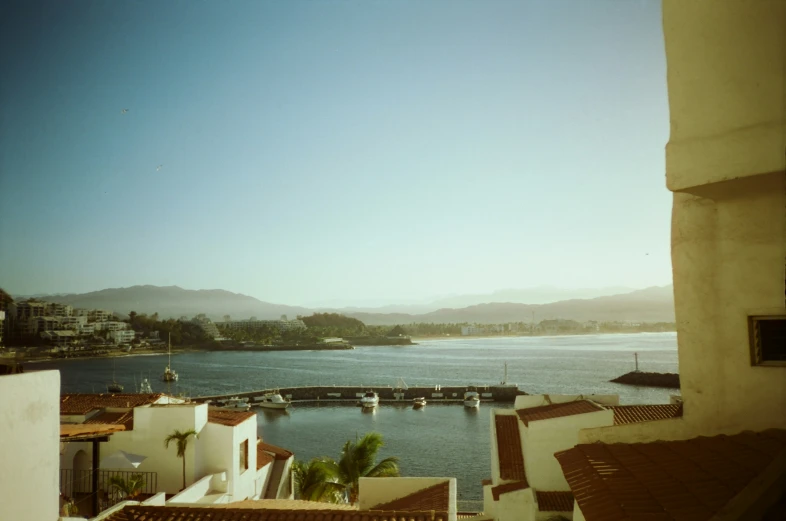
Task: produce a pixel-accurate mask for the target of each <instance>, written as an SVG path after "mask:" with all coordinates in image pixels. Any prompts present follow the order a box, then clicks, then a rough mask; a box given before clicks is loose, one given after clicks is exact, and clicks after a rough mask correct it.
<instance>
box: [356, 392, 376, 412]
mask: <svg viewBox="0 0 786 521" xmlns="http://www.w3.org/2000/svg"><path fill="white" fill-rule="evenodd" d="M360 405H362V406H363V407H364V408H368V409H371V408H373V407H376V406H377V405H379V396H377V393H375V392H374V391H366V394H364V395H363V398H361V399H360Z"/></svg>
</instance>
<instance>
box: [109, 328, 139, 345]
mask: <svg viewBox="0 0 786 521" xmlns="http://www.w3.org/2000/svg"><path fill="white" fill-rule="evenodd" d="M135 337H136V333H134V331H133V330H131V329H118V330H115V331H110V332H109V338H111V339H112V341H114V343H115V344H128V343H130V342H131V341H132V340H133V339H134V338H135Z"/></svg>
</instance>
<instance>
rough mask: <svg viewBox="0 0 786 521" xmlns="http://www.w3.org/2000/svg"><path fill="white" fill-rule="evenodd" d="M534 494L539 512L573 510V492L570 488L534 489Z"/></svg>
mask: <svg viewBox="0 0 786 521" xmlns="http://www.w3.org/2000/svg"><path fill="white" fill-rule="evenodd" d="M535 496H536V497H537V500H538V510H539V511H541V512H572V511H573V492H571V491H570V490H554V491H549V490H536V491H535Z"/></svg>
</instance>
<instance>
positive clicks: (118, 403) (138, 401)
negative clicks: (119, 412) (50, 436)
mask: <svg viewBox="0 0 786 521" xmlns="http://www.w3.org/2000/svg"><path fill="white" fill-rule="evenodd" d="M162 396H164V395H163V393H158V394H130V393H129V394H109V393H106V394H63V395H61V396H60V414H87V413H89V412H90V411H93V410H95V409H106V408H108V407H111V408H117V409H131V408H133V407H139V406H141V405H150V404H152V403H155V402H156V401H157V400H158V399H159V398H161V397H162Z"/></svg>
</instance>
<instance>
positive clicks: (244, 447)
mask: <svg viewBox="0 0 786 521" xmlns="http://www.w3.org/2000/svg"><path fill="white" fill-rule="evenodd" d="M247 469H248V440H246V441H244V442H242V443H241V444H240V473H241V474H242V473H243V472H245V471H246V470H247Z"/></svg>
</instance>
